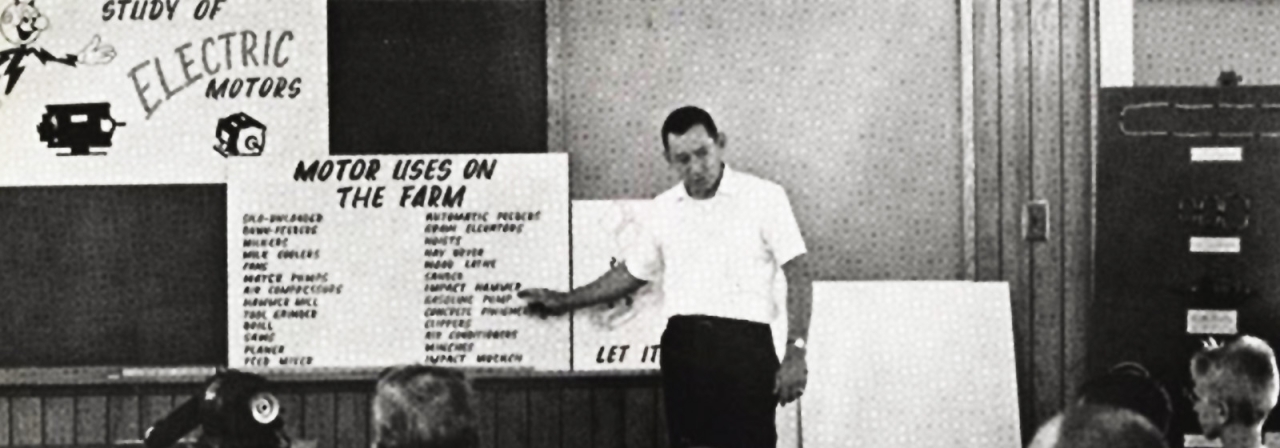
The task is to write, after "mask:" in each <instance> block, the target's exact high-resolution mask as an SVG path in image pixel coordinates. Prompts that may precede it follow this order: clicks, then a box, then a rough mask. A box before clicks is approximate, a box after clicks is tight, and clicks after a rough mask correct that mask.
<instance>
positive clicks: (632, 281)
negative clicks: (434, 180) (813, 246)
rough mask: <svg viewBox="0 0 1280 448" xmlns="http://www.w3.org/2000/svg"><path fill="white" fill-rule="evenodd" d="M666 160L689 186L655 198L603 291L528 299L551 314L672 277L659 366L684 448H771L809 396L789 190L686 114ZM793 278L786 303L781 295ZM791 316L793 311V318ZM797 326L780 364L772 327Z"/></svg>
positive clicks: (596, 285)
mask: <svg viewBox="0 0 1280 448" xmlns="http://www.w3.org/2000/svg"><path fill="white" fill-rule="evenodd" d="M662 142H663V147H664V153H663V155H664V157H665V158H666V160H667V162H668V163H669V164H670V166H671V167H672V168H673V169H674V170H676V172H678V173H679V174H680V178H681V180H682V182H681V183H680V184H679V185H676V186H675V187H672V188H671V189H670V190H667V191H666V192H664V193H662V194H660V195H658V197H657V198H655V199H654V208H655V210H654V211H655V213H654V219H653V220H652V221H651V222H646V223H645V226H644V227H645V228H644V230H643V235H642V237H641V238H639V240H640V241H639V242H638V243H636V244H634V245H632V246H631V247H628V248H626V249H625V250H624V253H623V256H624V262H623V263H619V264H618V265H617V266H615V267H614V268H613V269H611V270H610V271H609V272H607V273H605V274H604V275H602V276H600V278H599V279H597V280H596V281H594V282H592V283H590V284H588V285H586V286H582V287H580V288H577V289H574V290H573V291H571V292H569V293H567V294H566V293H563V292H559V291H550V290H546V289H529V290H525V291H521V292H520V297H522V298H524V299H526V300H528V301H529V306H530V308H533V309H535V310H540V311H542V312H544V313H548V314H559V313H564V312H568V311H570V310H573V309H577V308H583V307H588V306H592V305H595V304H598V303H603V302H609V301H612V300H617V299H618V298H621V297H624V296H626V295H627V294H630V293H631V292H633V291H635V290H636V289H639V288H640V287H641V286H644V285H645V284H646V283H648V282H650V281H653V280H655V279H656V278H659V277H661V278H662V286H663V294H664V304H663V307H664V313H665V314H666V315H667V316H668V321H667V328H666V331H665V332H663V335H662V357H661V366H662V372H663V387H664V393H665V397H666V409H667V420H668V430H669V433H670V434H669V435H670V437H671V445H672V446H675V447H693V446H709V447H733V448H739V447H757V446H758V447H773V446H775V445H776V443H777V432H776V430H775V428H774V417H775V415H774V413H775V410H776V409H777V405H778V404H784V405H785V404H787V403H790V402H791V401H794V400H795V399H797V398H799V396H800V395H801V394H802V393H803V391H804V386H805V383H806V381H807V374H808V373H807V367H806V363H805V338H806V336H807V335H808V328H809V313H810V302H811V297H810V294H809V288H808V286H809V284H808V281H807V279H805V278H803V277H802V276H801V274H802V273H801V270H800V269H799V267H798V266H799V263H798V260H799V259H800V257H801V255H803V254H804V253H805V252H806V250H805V245H804V240H803V239H802V237H801V234H800V229H799V226H798V225H797V224H796V220H795V217H794V215H793V214H792V212H791V204H790V201H789V200H788V199H787V196H786V192H785V191H784V190H783V189H782V187H780V186H778V185H777V184H774V183H772V182H769V181H767V180H764V179H760V178H758V177H755V176H752V175H750V174H747V173H744V172H740V171H736V170H733V169H731V168H730V167H728V166H726V165H725V164H724V162H723V160H722V157H723V155H724V150H725V146H726V142H727V137H726V135H725V134H724V133H722V132H720V131H719V130H718V129H717V128H716V125H715V122H714V121H713V120H712V119H711V115H710V114H708V113H707V112H706V111H704V110H702V109H699V108H696V107H692V106H687V107H682V108H680V109H676V110H675V111H673V112H672V113H671V114H670V115H669V116H668V117H667V120H666V122H665V123H663V126H662ZM779 269H780V270H781V272H782V273H783V274H784V275H785V276H786V280H787V281H788V282H787V283H788V293H787V299H786V304H785V305H780V304H779V303H778V300H777V299H776V298H775V297H774V295H773V289H774V288H773V285H774V282H775V281H778V280H782V279H777V278H776V275H777V272H778V271H779ZM783 308H785V309H783ZM782 318H786V319H788V321H786V322H788V326H787V328H788V343H787V349H786V355H785V356H784V357H783V360H782V361H781V362H779V361H778V359H777V355H776V352H775V351H774V347H773V340H772V333H771V331H770V327H769V325H770V324H771V323H779V320H778V319H782Z"/></svg>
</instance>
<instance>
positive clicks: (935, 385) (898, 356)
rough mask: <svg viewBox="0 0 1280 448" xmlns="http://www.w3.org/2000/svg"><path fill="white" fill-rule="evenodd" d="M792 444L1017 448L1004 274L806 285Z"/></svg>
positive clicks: (1009, 315)
mask: <svg viewBox="0 0 1280 448" xmlns="http://www.w3.org/2000/svg"><path fill="white" fill-rule="evenodd" d="M813 294H814V300H813V302H814V307H813V320H812V323H811V324H810V331H809V336H810V339H809V347H810V348H809V354H808V357H807V358H808V361H809V385H808V388H807V390H806V393H805V397H804V407H803V417H802V418H803V419H804V430H803V438H804V444H805V445H807V446H859V445H865V444H869V443H872V442H871V441H869V440H868V441H858V440H849V437H850V434H854V435H858V434H874V438H875V443H889V444H892V445H897V446H912V447H921V448H924V447H940V448H941V447H947V448H951V447H957V446H972V447H1008V448H1017V447H1020V446H1021V434H1020V432H1019V431H1020V430H1019V422H1018V390H1017V384H1018V382H1017V373H1016V365H1015V362H1014V350H1013V316H1012V311H1011V308H1010V302H1009V287H1008V284H1006V283H972V282H958V281H921V282H895V281H885V282H815V283H814V287H813Z"/></svg>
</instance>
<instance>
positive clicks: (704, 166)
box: [667, 124, 724, 199]
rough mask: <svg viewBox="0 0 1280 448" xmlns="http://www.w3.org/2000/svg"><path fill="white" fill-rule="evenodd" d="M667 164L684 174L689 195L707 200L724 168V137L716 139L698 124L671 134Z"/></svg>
mask: <svg viewBox="0 0 1280 448" xmlns="http://www.w3.org/2000/svg"><path fill="white" fill-rule="evenodd" d="M667 146H668V150H667V163H669V164H670V165H671V168H672V169H674V170H676V172H677V173H679V174H680V179H681V180H683V181H684V187H685V190H686V191H688V193H689V196H692V197H695V198H699V199H705V198H708V197H711V195H712V194H714V193H715V192H714V191H713V190H712V188H713V187H714V186H715V185H716V182H717V181H719V180H720V173H721V171H724V166H723V165H721V160H722V158H721V157H722V156H723V155H724V139H723V138H712V137H711V135H709V134H707V129H706V128H704V127H702V125H700V124H699V125H694V126H693V127H692V128H690V129H689V131H688V132H685V133H684V134H681V135H676V134H667Z"/></svg>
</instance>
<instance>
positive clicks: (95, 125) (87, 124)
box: [36, 103, 125, 156]
mask: <svg viewBox="0 0 1280 448" xmlns="http://www.w3.org/2000/svg"><path fill="white" fill-rule="evenodd" d="M44 108H45V114H44V116H43V118H42V119H41V121H40V124H39V125H36V132H38V133H39V134H40V141H42V142H48V144H49V147H50V148H70V149H71V152H70V153H65V154H63V153H59V154H58V155H59V156H101V155H106V153H105V152H92V151H89V148H110V147H111V138H112V137H113V136H115V133H116V128H117V127H120V126H124V125H125V124H124V123H123V122H119V121H116V120H115V119H114V118H111V104H110V103H83V104H50V105H46V106H45V107H44Z"/></svg>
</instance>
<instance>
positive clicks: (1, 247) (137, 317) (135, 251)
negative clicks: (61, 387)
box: [0, 185, 227, 367]
mask: <svg viewBox="0 0 1280 448" xmlns="http://www.w3.org/2000/svg"><path fill="white" fill-rule="evenodd" d="M226 214H227V211H226V187H225V186H224V185H151V186H67V187H12V188H0V229H4V232H0V271H3V272H4V274H3V275H0V341H3V342H0V367H55V366H89V365H130V366H171V365H225V364H226V353H227V350H226V336H225V335H226V308H227V301H226V291H227V258H226V253H227V231H226V225H225V222H226V221H225V220H226Z"/></svg>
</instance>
